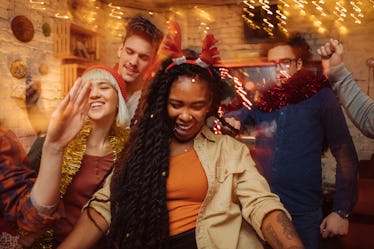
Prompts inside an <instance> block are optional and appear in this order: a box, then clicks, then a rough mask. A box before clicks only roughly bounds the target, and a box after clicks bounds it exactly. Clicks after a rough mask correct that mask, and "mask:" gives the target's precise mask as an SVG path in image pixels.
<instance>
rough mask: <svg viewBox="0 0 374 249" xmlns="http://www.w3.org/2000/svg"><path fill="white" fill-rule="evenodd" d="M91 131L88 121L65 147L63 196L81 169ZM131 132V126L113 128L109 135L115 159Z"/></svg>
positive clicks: (61, 184)
mask: <svg viewBox="0 0 374 249" xmlns="http://www.w3.org/2000/svg"><path fill="white" fill-rule="evenodd" d="M90 132H91V126H90V123H89V121H86V123H85V124H84V126H83V128H82V129H81V131H80V132H79V134H78V135H77V137H76V138H75V139H73V140H72V141H71V142H70V143H69V144H68V146H67V147H66V148H65V152H64V158H63V162H62V168H61V183H60V194H61V196H63V195H64V194H65V193H66V189H67V188H68V186H69V185H70V183H71V181H72V179H73V176H74V175H75V174H76V173H77V172H78V171H79V169H80V167H81V162H82V159H83V155H84V153H85V151H86V145H87V139H88V136H89V135H90ZM129 133H130V128H120V127H114V128H112V130H111V134H110V135H109V136H108V139H109V142H110V144H111V146H112V150H113V156H114V161H115V160H116V159H117V155H118V154H119V153H120V152H121V150H122V149H123V146H124V144H125V142H126V141H127V138H128V136H129Z"/></svg>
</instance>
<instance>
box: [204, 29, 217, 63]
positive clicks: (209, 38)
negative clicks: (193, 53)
mask: <svg viewBox="0 0 374 249" xmlns="http://www.w3.org/2000/svg"><path fill="white" fill-rule="evenodd" d="M217 42H218V40H216V39H215V38H214V35H212V34H208V35H206V36H205V39H204V42H203V46H202V49H201V55H200V59H201V60H202V61H203V62H205V63H206V64H210V65H213V64H215V63H217V62H218V61H219V60H221V58H220V57H219V52H218V49H217V47H215V45H216V43H217Z"/></svg>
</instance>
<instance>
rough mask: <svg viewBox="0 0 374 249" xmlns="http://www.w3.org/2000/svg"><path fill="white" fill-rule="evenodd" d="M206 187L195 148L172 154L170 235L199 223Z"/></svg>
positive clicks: (169, 184)
mask: <svg viewBox="0 0 374 249" xmlns="http://www.w3.org/2000/svg"><path fill="white" fill-rule="evenodd" d="M207 191H208V181H207V178H206V175H205V172H204V169H203V167H202V165H201V162H200V160H199V158H198V156H197V154H196V152H195V150H193V149H191V150H189V151H187V152H185V153H182V154H179V155H175V156H172V157H171V158H170V166H169V177H168V180H167V207H168V210H169V230H170V236H173V235H176V234H179V233H182V232H185V231H187V230H190V229H192V228H194V227H195V226H196V221H197V216H198V214H199V210H200V207H201V204H202V202H203V201H204V198H205V196H206V193H207Z"/></svg>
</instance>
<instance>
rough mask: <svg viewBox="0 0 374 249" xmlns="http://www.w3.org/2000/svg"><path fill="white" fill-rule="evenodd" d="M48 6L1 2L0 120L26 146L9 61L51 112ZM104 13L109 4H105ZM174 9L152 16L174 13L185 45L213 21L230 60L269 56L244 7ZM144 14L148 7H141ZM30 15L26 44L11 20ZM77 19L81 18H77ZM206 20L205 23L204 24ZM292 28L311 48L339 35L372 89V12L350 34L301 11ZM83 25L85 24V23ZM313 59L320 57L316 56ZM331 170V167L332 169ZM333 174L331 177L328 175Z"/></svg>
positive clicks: (54, 76)
mask: <svg viewBox="0 0 374 249" xmlns="http://www.w3.org/2000/svg"><path fill="white" fill-rule="evenodd" d="M50 3H51V4H50V6H49V9H48V10H47V11H35V10H32V9H30V6H29V5H28V3H27V1H21V0H13V1H1V2H0V54H1V58H2V60H1V61H0V79H1V84H2V90H1V91H0V104H1V109H0V120H2V125H3V126H6V127H8V128H11V129H12V130H14V131H15V132H16V134H17V135H18V136H19V137H20V139H21V141H23V143H24V145H25V147H26V149H28V147H29V146H30V143H31V141H32V139H33V136H34V134H35V131H34V130H33V129H32V126H31V124H30V121H29V119H28V117H27V113H26V111H25V110H26V109H25V105H24V98H25V97H24V87H25V79H21V80H18V79H16V78H14V77H12V76H11V75H10V72H9V66H10V64H11V62H12V61H14V60H16V59H20V60H22V61H24V62H25V64H26V65H27V67H28V68H29V70H30V72H31V76H32V79H33V80H39V81H40V82H41V90H42V91H41V97H40V100H39V102H38V107H39V108H40V109H41V110H42V111H43V112H45V113H46V114H47V115H48V114H49V113H50V112H51V111H52V110H53V109H54V107H55V106H56V105H57V103H58V102H59V100H60V99H61V91H62V87H61V85H60V63H61V61H60V60H58V59H56V58H55V57H54V55H53V34H52V35H51V36H49V37H45V36H44V35H43V33H42V30H41V26H42V24H43V23H49V24H50V25H53V21H54V20H55V18H54V17H53V13H54V11H55V9H54V8H56V7H55V6H56V5H55V3H56V0H51V1H50ZM101 11H103V12H105V11H106V10H105V8H103V9H101ZM178 11H179V12H178V13H177V11H175V13H174V12H172V11H170V10H167V11H165V12H164V13H155V15H154V16H153V17H150V19H152V20H153V21H155V22H156V23H158V24H159V25H161V26H162V27H163V28H165V22H166V20H167V19H168V18H169V17H171V16H174V17H175V18H176V19H177V20H178V21H179V22H180V23H181V26H182V31H183V46H184V47H189V48H194V49H200V47H201V40H202V38H203V36H204V34H203V30H204V28H205V27H206V26H209V28H210V32H212V33H214V34H215V36H216V37H217V38H218V39H219V41H220V43H219V48H220V52H221V57H222V59H224V60H227V61H235V60H236V61H237V60H241V61H256V60H258V59H259V58H260V57H263V56H266V50H267V48H268V44H248V43H246V42H245V41H244V33H243V25H244V23H243V20H242V18H241V6H239V5H230V6H223V7H204V8H190V9H186V8H185V9H181V10H178ZM138 12H139V10H131V9H128V10H126V13H125V19H127V18H129V17H130V16H132V15H133V14H135V13H138ZM143 13H146V12H143ZM21 14H22V15H25V16H27V17H28V18H29V19H30V20H31V21H32V22H33V25H34V29H35V34H34V38H33V40H32V41H30V42H28V43H23V42H20V41H18V40H17V39H16V38H15V37H14V35H13V34H12V31H11V30H10V22H11V20H12V18H13V17H14V16H16V15H21ZM100 16H101V18H102V19H98V20H97V21H98V22H106V21H107V19H106V18H107V15H104V14H102V15H100ZM74 21H77V20H74ZM202 22H203V23H204V25H202ZM288 23H289V24H288V29H289V30H290V31H300V32H302V33H303V34H304V35H305V37H306V38H307V40H308V41H309V43H310V45H311V46H312V47H313V51H315V50H316V48H317V47H319V46H320V45H321V44H323V43H324V42H325V41H327V39H328V38H329V37H330V36H332V37H335V38H339V39H340V40H341V41H342V42H343V43H344V46H345V63H346V65H347V67H348V68H349V69H350V70H351V72H352V73H353V76H354V78H355V79H356V81H357V83H358V84H359V85H360V86H361V87H362V88H363V89H365V90H366V89H367V88H368V83H369V81H368V79H369V78H368V77H369V68H368V67H367V66H366V64H365V62H366V60H367V59H368V58H369V57H374V41H373V39H372V37H373V36H374V29H373V28H372V27H374V15H371V16H368V17H367V18H366V21H365V23H363V24H362V25H354V24H352V25H351V26H348V29H349V31H350V33H349V34H347V35H339V33H338V32H337V30H336V28H334V26H333V25H327V26H328V27H330V28H329V30H328V32H327V33H326V34H319V33H318V32H317V30H316V28H315V27H314V26H313V25H312V24H311V23H308V22H307V21H305V18H301V17H299V16H297V15H295V16H293V17H292V18H290V19H289V21H288ZM82 25H85V24H84V23H83V24H82ZM98 32H99V33H100V48H101V49H100V50H101V51H100V55H101V60H100V62H101V63H104V64H107V65H113V64H114V63H116V61H117V49H118V46H119V45H120V42H121V39H120V37H118V35H114V34H112V33H110V32H108V30H106V29H105V28H103V29H99V30H98ZM314 57H315V59H318V56H317V55H316V54H315V55H314ZM41 63H44V64H46V65H47V66H48V68H49V72H48V74H47V75H41V74H40V73H39V71H38V68H39V65H40V64H41ZM370 84H371V88H370V89H371V90H370V93H369V95H370V96H371V97H373V98H374V79H372V78H371V82H370ZM348 123H349V127H350V130H351V133H352V136H353V139H354V141H355V144H356V147H357V150H358V153H359V158H360V159H369V158H370V156H371V154H372V153H373V151H374V140H373V139H368V138H366V137H364V136H363V135H362V134H361V133H360V132H359V131H358V130H357V129H356V128H355V127H354V126H353V125H352V124H351V122H349V121H348ZM326 164H328V165H331V167H329V168H328V169H329V170H330V169H332V168H333V165H334V163H333V161H331V160H330V159H329V157H327V159H326ZM331 172H332V170H331ZM329 177H333V176H332V175H331V174H329Z"/></svg>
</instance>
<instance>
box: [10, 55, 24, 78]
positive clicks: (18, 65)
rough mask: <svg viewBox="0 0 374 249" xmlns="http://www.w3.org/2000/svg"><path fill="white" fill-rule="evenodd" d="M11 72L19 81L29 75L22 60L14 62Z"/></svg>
mask: <svg viewBox="0 0 374 249" xmlns="http://www.w3.org/2000/svg"><path fill="white" fill-rule="evenodd" d="M9 70H10V73H11V74H12V76H13V77H15V78H17V79H22V78H25V76H26V74H27V68H26V65H25V64H24V63H23V62H22V61H20V60H15V61H13V62H12V64H11V65H10V69H9Z"/></svg>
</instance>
